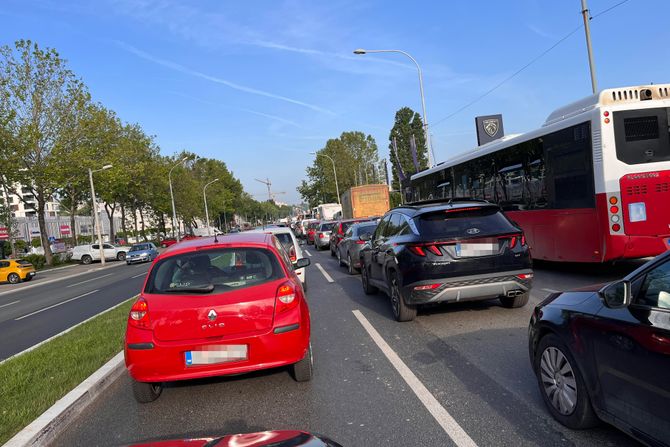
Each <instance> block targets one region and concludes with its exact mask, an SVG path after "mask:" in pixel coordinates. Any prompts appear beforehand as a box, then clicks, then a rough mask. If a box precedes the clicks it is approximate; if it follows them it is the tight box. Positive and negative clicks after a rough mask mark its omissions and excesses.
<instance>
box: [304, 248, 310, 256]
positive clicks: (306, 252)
mask: <svg viewBox="0 0 670 447" xmlns="http://www.w3.org/2000/svg"><path fill="white" fill-rule="evenodd" d="M303 251H304V252H305V254H306V255H307V256H312V254H311V253H310V252H308V251H307V250H306V249H305V250H303Z"/></svg>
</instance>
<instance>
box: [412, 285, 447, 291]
mask: <svg viewBox="0 0 670 447" xmlns="http://www.w3.org/2000/svg"><path fill="white" fill-rule="evenodd" d="M441 285H442V284H428V285H425V286H416V287H414V290H433V289H437V288H438V287H440V286H441Z"/></svg>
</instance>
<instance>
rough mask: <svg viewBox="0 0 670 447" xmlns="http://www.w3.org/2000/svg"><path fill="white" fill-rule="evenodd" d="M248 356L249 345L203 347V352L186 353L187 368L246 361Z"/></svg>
mask: <svg viewBox="0 0 670 447" xmlns="http://www.w3.org/2000/svg"><path fill="white" fill-rule="evenodd" d="M247 356H248V353H247V345H212V346H206V347H203V349H202V350H201V351H186V352H185V353H184V357H185V360H186V366H190V365H211V364H214V363H225V362H236V361H239V360H246V359H247Z"/></svg>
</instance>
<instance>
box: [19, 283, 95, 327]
mask: <svg viewBox="0 0 670 447" xmlns="http://www.w3.org/2000/svg"><path fill="white" fill-rule="evenodd" d="M99 291H100V289H95V290H91V291H90V292H86V293H84V294H83V295H79V296H75V297H74V298H70V299H69V300H65V301H61V302H60V303H56V304H53V305H51V306H48V307H45V308H44V309H40V310H36V311H35V312H31V313H29V314H26V315H24V316H22V317H19V318H14V320H15V321H19V320H23V319H24V318H28V317H32V316H33V315H37V314H38V313H40V312H44V311H45V310H49V309H53V308H54V307H58V306H61V305H63V304H66V303H69V302H70V301H74V300H78V299H79V298H83V297H85V296H88V295H91V294H92V293H95V292H99Z"/></svg>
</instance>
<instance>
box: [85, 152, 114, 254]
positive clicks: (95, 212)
mask: <svg viewBox="0 0 670 447" xmlns="http://www.w3.org/2000/svg"><path fill="white" fill-rule="evenodd" d="M111 167H112V165H105V166H103V167H102V168H100V169H96V170H95V171H92V170H91V168H88V179H89V180H90V181H91V200H92V202H93V216H94V218H95V226H96V228H97V230H98V247H99V248H100V263H101V264H102V265H105V250H104V248H103V247H102V228H100V216H98V204H97V203H96V200H95V186H94V185H93V173H94V172H100V171H105V170H107V169H110V168H111Z"/></svg>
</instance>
